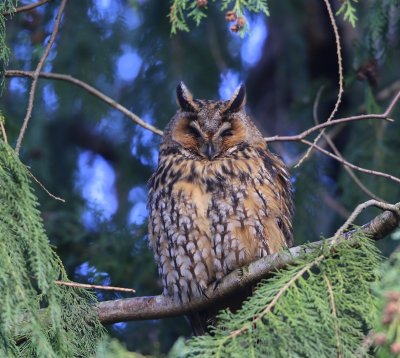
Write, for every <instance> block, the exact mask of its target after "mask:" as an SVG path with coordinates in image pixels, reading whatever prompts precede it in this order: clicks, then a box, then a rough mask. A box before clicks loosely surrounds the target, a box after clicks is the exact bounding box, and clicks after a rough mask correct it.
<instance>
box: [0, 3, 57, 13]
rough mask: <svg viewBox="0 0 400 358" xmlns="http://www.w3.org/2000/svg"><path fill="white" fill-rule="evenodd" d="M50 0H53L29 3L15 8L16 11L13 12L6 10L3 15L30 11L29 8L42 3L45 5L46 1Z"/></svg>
mask: <svg viewBox="0 0 400 358" xmlns="http://www.w3.org/2000/svg"><path fill="white" fill-rule="evenodd" d="M50 1H51V0H40V1H37V2H34V3H33V4H28V5H24V6H20V7H17V8H16V9H15V11H13V12H4V13H3V15H4V16H10V15H14V14H17V13H19V12H24V11H29V10H32V9H34V8H36V7H38V6H42V5H44V4H46V3H48V2H50Z"/></svg>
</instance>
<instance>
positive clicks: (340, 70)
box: [295, 0, 343, 168]
mask: <svg viewBox="0 0 400 358" xmlns="http://www.w3.org/2000/svg"><path fill="white" fill-rule="evenodd" d="M324 2H325V6H326V9H327V10H328V14H329V20H330V23H331V25H332V28H333V32H334V34H335V43H336V56H337V63H338V74H339V92H338V95H337V98H336V103H335V107H334V108H333V110H332V112H331V114H330V116H329V118H328V120H327V122H330V121H331V120H332V119H333V117H334V116H335V114H336V112H337V110H338V108H339V105H340V102H341V101H342V95H343V64H342V54H341V45H340V36H339V31H338V28H337V25H336V21H335V16H334V14H333V11H332V7H331V5H330V3H329V0H324ZM323 133H324V130H322V131H321V133H319V134H318V136H317V137H316V138H315V139H314V144H317V142H318V141H319V139H320V138H321V136H322V134H323ZM311 150H312V147H310V148H309V149H308V150H307V152H306V154H305V155H304V156H303V157H302V158H301V159H300V161H299V162H298V163H297V164H296V165H295V168H297V167H299V166H300V165H301V164H302V163H303V162H304V160H306V159H307V157H308V156H309V154H310V152H311Z"/></svg>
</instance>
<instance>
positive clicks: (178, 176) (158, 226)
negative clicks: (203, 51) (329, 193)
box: [149, 83, 293, 302]
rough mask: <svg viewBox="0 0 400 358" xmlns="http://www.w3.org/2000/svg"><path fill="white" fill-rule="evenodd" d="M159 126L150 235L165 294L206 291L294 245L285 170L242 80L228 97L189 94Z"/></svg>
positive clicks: (180, 93) (180, 91) (180, 92)
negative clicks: (254, 116) (248, 106)
mask: <svg viewBox="0 0 400 358" xmlns="http://www.w3.org/2000/svg"><path fill="white" fill-rule="evenodd" d="M177 99H178V104H179V106H180V109H179V110H178V112H177V113H176V114H175V116H174V117H173V118H172V119H171V121H170V123H169V124H168V126H167V128H166V129H165V131H164V137H163V141H162V144H161V147H160V158H159V162H158V168H157V170H156V172H155V173H154V174H153V176H152V177H151V179H150V182H149V187H150V191H149V209H150V218H149V239H150V246H151V248H152V249H153V251H154V256H155V260H156V262H157V264H158V268H159V273H160V275H161V277H162V281H163V286H164V294H165V295H170V296H172V297H174V298H175V299H176V300H179V301H180V302H187V301H189V300H191V299H192V298H193V297H197V296H200V295H203V294H204V290H205V289H206V287H207V286H208V285H210V284H211V283H213V282H218V280H220V279H221V278H222V277H224V276H225V275H226V274H228V273H229V272H230V271H232V270H234V269H236V268H239V267H241V266H243V265H246V264H248V263H249V262H252V261H254V260H257V259H259V258H261V257H263V256H265V255H269V254H272V253H274V252H277V251H279V250H282V249H283V248H285V247H288V246H291V245H292V226H291V218H292V213H293V205H292V195H291V186H290V181H289V174H288V172H287V169H286V168H285V166H284V164H283V162H282V161H281V160H280V159H279V158H278V157H277V156H275V155H274V154H272V153H271V152H270V151H269V150H268V149H267V146H266V143H265V141H264V139H263V137H262V135H261V133H260V132H259V130H258V129H257V128H256V127H255V125H254V123H253V121H252V120H251V119H250V117H249V116H248V115H247V114H246V112H245V110H244V104H245V99H246V93H245V88H244V86H243V85H242V86H240V87H239V88H238V89H237V90H236V92H235V93H234V94H233V96H232V98H231V99H230V100H229V101H208V100H198V99H193V97H192V95H191V94H190V92H189V91H188V90H187V88H186V87H185V86H184V84H183V83H181V84H180V85H179V86H178V88H177Z"/></svg>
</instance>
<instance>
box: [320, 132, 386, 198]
mask: <svg viewBox="0 0 400 358" xmlns="http://www.w3.org/2000/svg"><path fill="white" fill-rule="evenodd" d="M323 135H324V138H325V140H326V142H327V143H328V145H329V146H330V147H331V149H332V150H333V152H334V153H335V154H336V156H338V157H339V158H340V159H341V160H344V158H343V156H342V154H341V153H340V152H339V150H338V149H337V147H336V145H335V144H334V143H333V141H332V140H331V139H330V138H329V136H327V135H326V133H324V134H323ZM344 170H346V171H347V173H348V174H349V175H350V177H351V178H352V179H353V180H354V182H355V183H356V185H357V186H358V187H359V188H360V189H361V190H362V191H363V192H364V193H365V194H366V195H368V196H369V197H371V198H372V199H375V200H377V201H381V202H384V201H385V200H383V199H381V198H380V197H379V196H377V195H375V194H374V193H373V192H372V191H370V190H369V189H368V188H367V187H366V186H365V185H364V184H363V183H362V181H361V180H360V179H359V178H358V177H357V175H356V174H355V173H354V171H353V170H352V169H351V168H350V167H348V166H346V165H345V166H344Z"/></svg>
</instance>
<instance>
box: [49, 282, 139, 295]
mask: <svg viewBox="0 0 400 358" xmlns="http://www.w3.org/2000/svg"><path fill="white" fill-rule="evenodd" d="M54 282H55V283H56V284H57V285H60V286H69V287H79V288H88V289H90V290H104V291H120V292H132V293H135V292H136V291H135V290H134V289H133V288H125V287H114V286H101V285H88V284H85V283H77V282H66V281H54Z"/></svg>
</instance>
